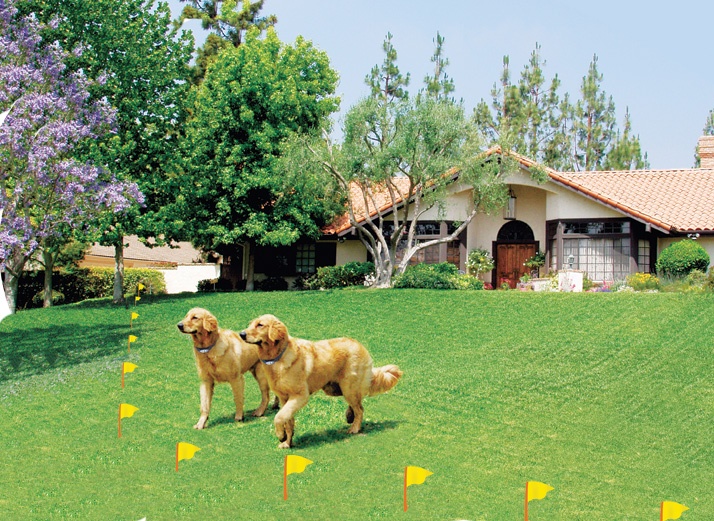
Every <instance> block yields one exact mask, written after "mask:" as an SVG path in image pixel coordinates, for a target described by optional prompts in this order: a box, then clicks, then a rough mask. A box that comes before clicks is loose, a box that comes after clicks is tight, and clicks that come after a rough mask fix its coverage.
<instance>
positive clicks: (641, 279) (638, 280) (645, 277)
mask: <svg viewBox="0 0 714 521" xmlns="http://www.w3.org/2000/svg"><path fill="white" fill-rule="evenodd" d="M627 285H628V286H629V287H631V288H632V289H634V290H635V291H652V290H659V289H660V281H659V279H658V278H657V277H656V276H654V275H652V274H651V273H633V274H632V275H629V276H628V277H627Z"/></svg>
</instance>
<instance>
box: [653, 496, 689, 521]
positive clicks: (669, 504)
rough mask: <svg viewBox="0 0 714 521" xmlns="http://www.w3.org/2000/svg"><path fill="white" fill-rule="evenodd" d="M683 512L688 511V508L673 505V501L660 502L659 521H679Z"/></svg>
mask: <svg viewBox="0 0 714 521" xmlns="http://www.w3.org/2000/svg"><path fill="white" fill-rule="evenodd" d="M685 510H689V508H688V507H685V506H684V505H680V504H679V503H675V502H674V501H662V508H661V512H660V521H667V520H668V519H679V517H680V516H681V515H682V513H683V512H684V511H685Z"/></svg>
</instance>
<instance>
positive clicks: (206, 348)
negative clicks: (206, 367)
mask: <svg viewBox="0 0 714 521" xmlns="http://www.w3.org/2000/svg"><path fill="white" fill-rule="evenodd" d="M216 344H217V342H214V343H213V345H210V346H208V347H197V348H196V351H198V352H199V353H201V354H202V355H205V354H206V353H208V352H209V351H210V350H211V349H213V348H214V347H216Z"/></svg>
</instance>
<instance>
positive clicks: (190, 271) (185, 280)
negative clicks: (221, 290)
mask: <svg viewBox="0 0 714 521" xmlns="http://www.w3.org/2000/svg"><path fill="white" fill-rule="evenodd" d="M156 271H160V272H161V273H163V274H164V280H165V281H166V293H169V294H174V293H182V292H185V291H188V292H193V293H195V292H196V291H197V290H198V282H199V281H201V280H206V279H217V278H218V277H220V276H221V266H220V264H191V265H183V266H178V267H177V268H176V269H175V270H156Z"/></svg>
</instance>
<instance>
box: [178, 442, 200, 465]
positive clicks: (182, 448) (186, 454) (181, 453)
mask: <svg viewBox="0 0 714 521" xmlns="http://www.w3.org/2000/svg"><path fill="white" fill-rule="evenodd" d="M199 450H201V449H200V448H198V447H196V446H195V445H192V444H190V443H186V442H183V441H180V442H178V443H177V444H176V472H178V469H179V461H181V460H184V459H191V458H193V457H194V455H195V454H196V453H197V452H198V451H199Z"/></svg>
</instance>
